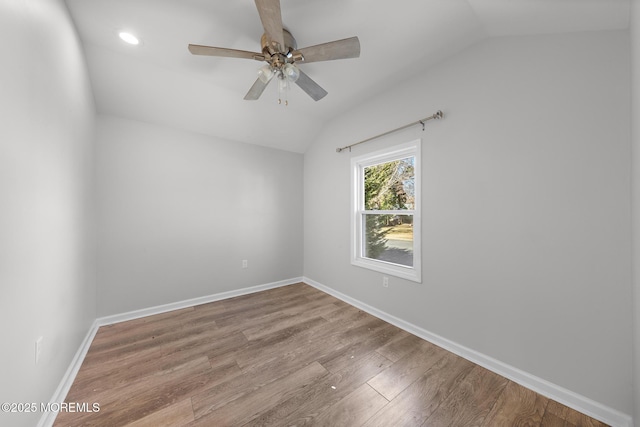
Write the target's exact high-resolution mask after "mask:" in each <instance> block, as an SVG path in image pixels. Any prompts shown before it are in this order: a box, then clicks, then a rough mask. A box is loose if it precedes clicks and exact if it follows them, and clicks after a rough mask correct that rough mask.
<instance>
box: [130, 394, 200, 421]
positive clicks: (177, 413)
mask: <svg viewBox="0 0 640 427" xmlns="http://www.w3.org/2000/svg"><path fill="white" fill-rule="evenodd" d="M193 420H194V417H193V409H192V408H191V399H185V400H182V401H180V402H178V403H176V404H174V405H171V406H167V407H166V408H164V409H161V410H159V411H156V412H153V413H151V414H149V415H147V416H146V417H144V418H140V419H138V420H136V421H134V422H132V423H129V424H127V427H157V426H164V427H182V426H184V425H185V424H187V423H189V422H191V421H193Z"/></svg>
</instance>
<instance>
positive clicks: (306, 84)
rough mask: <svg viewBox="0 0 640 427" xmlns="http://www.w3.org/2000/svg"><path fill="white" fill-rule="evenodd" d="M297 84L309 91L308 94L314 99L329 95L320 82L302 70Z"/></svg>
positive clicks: (318, 99) (317, 99)
mask: <svg viewBox="0 0 640 427" xmlns="http://www.w3.org/2000/svg"><path fill="white" fill-rule="evenodd" d="M296 84H297V85H298V86H300V87H301V88H302V90H303V91H305V92H307V95H309V96H310V97H311V98H313V100H314V101H320V100H321V99H322V98H324V97H325V96H326V95H327V91H326V90H324V89H322V88H321V87H320V85H319V84H318V83H316V82H314V81H313V80H311V77H309V76H307V75H306V74H305V73H303V72H302V71H300V77H298V80H296Z"/></svg>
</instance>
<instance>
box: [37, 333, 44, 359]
mask: <svg viewBox="0 0 640 427" xmlns="http://www.w3.org/2000/svg"><path fill="white" fill-rule="evenodd" d="M43 341H44V337H38V339H37V340H36V365H37V364H38V362H40V357H41V356H42V342H43Z"/></svg>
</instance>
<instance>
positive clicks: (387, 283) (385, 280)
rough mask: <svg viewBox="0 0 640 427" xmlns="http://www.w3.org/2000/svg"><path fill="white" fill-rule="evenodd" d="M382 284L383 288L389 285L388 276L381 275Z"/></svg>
mask: <svg viewBox="0 0 640 427" xmlns="http://www.w3.org/2000/svg"><path fill="white" fill-rule="evenodd" d="M382 286H384V287H385V288H388V287H389V278H388V277H387V276H382Z"/></svg>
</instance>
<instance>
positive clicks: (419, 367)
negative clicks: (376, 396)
mask: <svg viewBox="0 0 640 427" xmlns="http://www.w3.org/2000/svg"><path fill="white" fill-rule="evenodd" d="M445 354H446V352H445V351H444V350H443V349H441V348H440V347H437V346H435V345H433V344H431V343H428V342H426V341H422V342H421V343H419V344H418V345H417V346H416V348H415V349H414V350H413V351H412V352H411V353H409V354H407V355H406V356H404V357H403V358H402V359H400V360H398V361H397V362H396V363H394V364H393V365H391V367H389V368H388V369H386V370H384V371H383V372H380V373H379V374H378V375H377V376H376V377H375V378H372V379H371V380H369V381H368V384H369V385H370V386H371V387H373V389H374V390H376V391H377V392H378V393H380V394H381V395H383V396H384V397H385V398H386V399H387V400H393V399H394V398H395V397H396V396H397V395H398V394H400V392H402V391H403V390H404V389H405V388H407V387H408V386H409V385H411V383H413V382H414V381H415V380H417V379H418V378H420V377H421V376H422V375H423V374H424V373H425V372H427V371H428V370H429V368H431V367H432V366H433V365H434V364H435V363H436V362H437V361H438V360H440V359H441V358H442V357H444V355H445Z"/></svg>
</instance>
